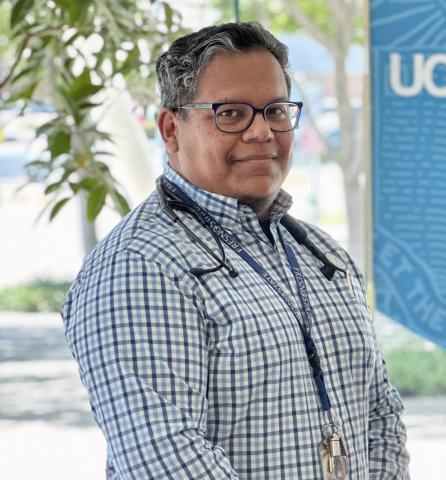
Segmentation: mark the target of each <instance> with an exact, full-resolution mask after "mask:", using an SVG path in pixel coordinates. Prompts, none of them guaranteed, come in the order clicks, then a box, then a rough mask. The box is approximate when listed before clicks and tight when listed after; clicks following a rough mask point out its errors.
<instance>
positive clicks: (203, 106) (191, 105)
mask: <svg viewBox="0 0 446 480" xmlns="http://www.w3.org/2000/svg"><path fill="white" fill-rule="evenodd" d="M284 103H285V104H289V105H296V106H297V108H298V114H297V115H296V124H295V125H294V127H292V128H289V129H288V130H277V129H275V128H271V126H270V124H269V122H268V120H267V119H266V116H265V111H266V109H267V108H268V107H270V106H271V105H275V104H284ZM222 105H248V106H249V107H251V109H252V117H251V121H250V122H249V123H248V125H247V126H246V127H245V128H243V129H242V130H237V131H236V132H228V131H226V130H222V129H221V128H220V127H219V126H218V124H217V115H216V114H217V110H218V109H219V108H220V107H221V106H222ZM302 107H303V102H290V101H288V100H286V101H283V102H270V103H267V104H266V105H265V106H263V107H261V108H257V107H254V105H251V104H250V103H248V102H220V103H186V104H184V105H180V106H179V107H176V108H173V109H172V110H173V111H176V110H181V109H185V110H195V109H197V110H205V109H212V110H213V112H214V123H215V127H216V128H217V130H219V131H220V132H223V133H242V132H244V131H245V130H248V128H249V127H250V126H251V125H252V122H253V121H254V117H255V116H256V115H257V113H261V114H262V117H263V119H264V120H265V122H266V124H267V125H268V128H269V129H270V130H271V131H272V132H279V133H283V132H290V131H291V130H294V129H295V128H297V126H298V125H299V120H300V115H301V113H302Z"/></svg>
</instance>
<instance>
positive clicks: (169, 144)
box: [158, 108, 178, 154]
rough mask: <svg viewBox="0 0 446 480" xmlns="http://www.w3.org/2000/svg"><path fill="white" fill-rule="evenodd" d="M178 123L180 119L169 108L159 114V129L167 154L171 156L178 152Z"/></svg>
mask: <svg viewBox="0 0 446 480" xmlns="http://www.w3.org/2000/svg"><path fill="white" fill-rule="evenodd" d="M177 122H178V119H177V117H176V116H175V114H174V113H173V112H172V111H171V110H168V109H167V108H163V109H161V111H160V112H159V114H158V128H159V131H160V133H161V137H162V139H163V142H164V145H165V146H166V150H167V153H170V154H174V153H177V151H178V138H177Z"/></svg>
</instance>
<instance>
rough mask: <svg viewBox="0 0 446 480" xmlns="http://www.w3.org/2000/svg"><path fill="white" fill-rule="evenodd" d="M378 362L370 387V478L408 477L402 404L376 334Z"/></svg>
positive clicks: (383, 479) (405, 478) (404, 478)
mask: <svg viewBox="0 0 446 480" xmlns="http://www.w3.org/2000/svg"><path fill="white" fill-rule="evenodd" d="M374 338H375V349H376V364H375V372H374V376H373V380H372V383H371V385H370V388H369V462H370V463H369V464H370V480H394V479H398V480H408V479H409V470H408V465H409V454H408V452H407V450H406V429H405V427H404V424H403V423H402V421H401V414H402V412H403V404H402V403H401V399H400V396H399V394H398V392H397V391H396V390H395V388H394V387H393V386H392V384H391V383H390V382H389V379H388V376H387V371H386V366H385V362H384V360H383V358H382V356H381V353H380V352H379V349H378V346H377V342H376V337H374Z"/></svg>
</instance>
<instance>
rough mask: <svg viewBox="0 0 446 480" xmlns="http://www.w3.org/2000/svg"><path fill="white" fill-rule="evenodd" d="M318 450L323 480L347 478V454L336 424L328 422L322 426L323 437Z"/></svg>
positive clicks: (344, 479) (345, 479)
mask: <svg viewBox="0 0 446 480" xmlns="http://www.w3.org/2000/svg"><path fill="white" fill-rule="evenodd" d="M318 450H319V458H320V461H321V466H322V473H323V478H324V480H348V478H349V475H348V474H349V462H348V455H347V451H346V450H345V447H344V442H343V441H342V438H341V436H340V435H339V434H338V432H337V428H336V425H333V424H330V425H327V426H326V427H325V428H324V437H323V440H322V442H321V443H320V445H319V449H318Z"/></svg>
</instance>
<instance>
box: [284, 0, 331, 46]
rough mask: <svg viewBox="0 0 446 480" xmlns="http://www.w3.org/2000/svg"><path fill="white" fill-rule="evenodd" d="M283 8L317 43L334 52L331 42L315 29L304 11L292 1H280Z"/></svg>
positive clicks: (319, 30) (320, 31)
mask: <svg viewBox="0 0 446 480" xmlns="http://www.w3.org/2000/svg"><path fill="white" fill-rule="evenodd" d="M282 4H283V6H284V7H285V8H286V9H287V11H288V12H289V13H290V15H291V16H292V17H293V18H294V20H296V22H297V23H299V24H300V25H301V26H302V27H303V28H304V29H305V30H307V32H308V33H309V34H310V35H311V36H312V37H313V38H314V39H315V40H317V41H318V42H319V43H321V44H322V45H324V46H325V47H326V48H327V49H328V50H329V51H331V52H333V51H334V50H336V46H335V45H334V44H333V42H331V40H330V38H329V37H327V36H326V35H325V34H324V32H323V31H322V30H321V29H319V28H318V27H316V25H315V24H314V23H313V22H312V21H311V20H310V19H309V18H308V17H307V15H306V14H305V13H304V11H303V10H302V9H301V7H299V6H298V5H297V2H295V1H294V0H282Z"/></svg>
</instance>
